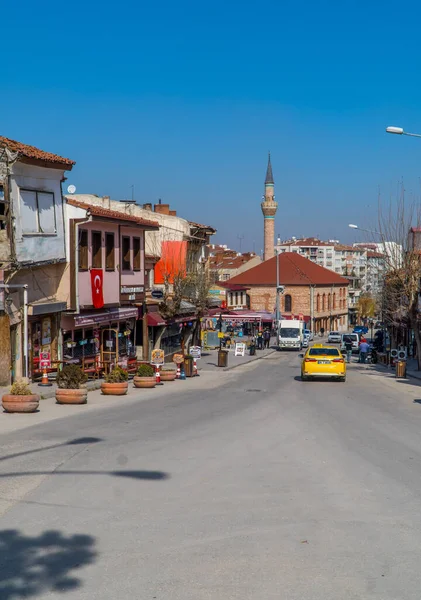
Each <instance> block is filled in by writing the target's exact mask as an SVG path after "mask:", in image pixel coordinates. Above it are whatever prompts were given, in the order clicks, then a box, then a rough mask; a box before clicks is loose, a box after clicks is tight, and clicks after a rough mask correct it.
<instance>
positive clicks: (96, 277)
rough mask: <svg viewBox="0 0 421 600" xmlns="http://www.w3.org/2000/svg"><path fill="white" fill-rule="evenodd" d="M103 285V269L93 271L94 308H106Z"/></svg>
mask: <svg viewBox="0 0 421 600" xmlns="http://www.w3.org/2000/svg"><path fill="white" fill-rule="evenodd" d="M102 284H103V273H102V269H91V288H92V304H93V305H94V308H102V307H103V306H104V294H103V293H102Z"/></svg>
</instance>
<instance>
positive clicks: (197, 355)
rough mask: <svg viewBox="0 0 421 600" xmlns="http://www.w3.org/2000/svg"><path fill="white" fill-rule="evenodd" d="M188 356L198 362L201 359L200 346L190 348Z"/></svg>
mask: <svg viewBox="0 0 421 600" xmlns="http://www.w3.org/2000/svg"><path fill="white" fill-rule="evenodd" d="M190 354H191V356H193V358H195V359H197V360H198V359H199V358H201V357H202V348H201V347H200V346H190Z"/></svg>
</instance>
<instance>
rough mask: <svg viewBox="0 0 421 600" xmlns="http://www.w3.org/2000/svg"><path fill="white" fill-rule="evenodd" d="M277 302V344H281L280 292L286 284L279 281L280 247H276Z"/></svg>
mask: <svg viewBox="0 0 421 600" xmlns="http://www.w3.org/2000/svg"><path fill="white" fill-rule="evenodd" d="M275 252H276V304H275V322H276V345H278V344H279V321H280V318H281V314H280V307H279V294H282V293H283V291H284V286H283V285H280V283H279V249H278V248H276V250H275Z"/></svg>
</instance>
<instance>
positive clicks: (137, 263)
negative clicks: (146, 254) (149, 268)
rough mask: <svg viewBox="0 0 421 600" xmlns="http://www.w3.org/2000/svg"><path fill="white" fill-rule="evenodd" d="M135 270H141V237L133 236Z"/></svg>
mask: <svg viewBox="0 0 421 600" xmlns="http://www.w3.org/2000/svg"><path fill="white" fill-rule="evenodd" d="M133 271H140V238H138V237H134V238H133Z"/></svg>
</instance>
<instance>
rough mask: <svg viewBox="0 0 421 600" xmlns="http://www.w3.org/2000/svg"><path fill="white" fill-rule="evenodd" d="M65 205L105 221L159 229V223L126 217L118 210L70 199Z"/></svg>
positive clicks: (126, 215) (132, 216) (125, 214)
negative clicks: (123, 222)
mask: <svg viewBox="0 0 421 600" xmlns="http://www.w3.org/2000/svg"><path fill="white" fill-rule="evenodd" d="M67 204H70V205H71V206H75V207H76V208H82V209H84V210H89V211H90V213H91V215H93V216H94V217H105V218H106V219H115V220H117V221H128V222H130V223H135V224H136V225H143V226H144V227H148V228H150V229H159V223H157V222H156V221H148V220H147V219H142V217H136V216H134V215H128V214H127V213H124V212H119V211H118V210H109V209H108V208H102V206H97V205H95V204H86V203H85V202H79V201H78V200H73V199H72V198H67Z"/></svg>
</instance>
